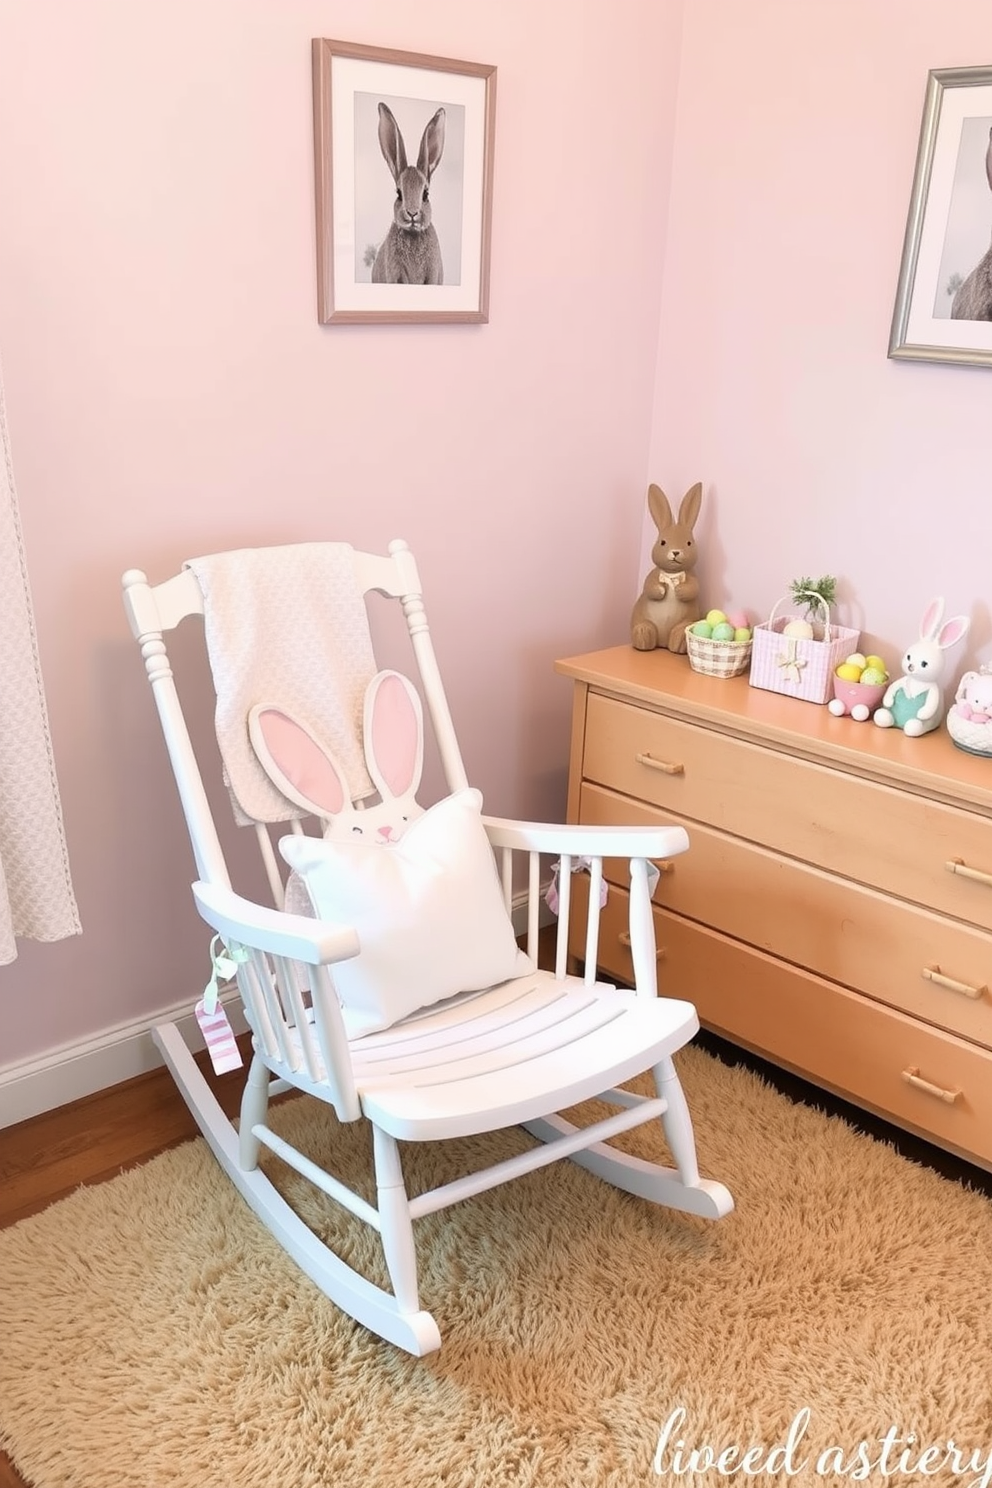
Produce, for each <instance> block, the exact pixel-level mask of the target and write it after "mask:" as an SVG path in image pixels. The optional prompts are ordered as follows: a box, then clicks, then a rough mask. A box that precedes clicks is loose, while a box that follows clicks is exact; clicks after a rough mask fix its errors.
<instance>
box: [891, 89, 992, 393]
mask: <svg viewBox="0 0 992 1488" xmlns="http://www.w3.org/2000/svg"><path fill="white" fill-rule="evenodd" d="M889 356H890V357H895V358H897V359H898V358H903V359H906V360H910V361H925V362H958V363H969V364H971V365H972V366H985V367H988V366H992V67H949V68H944V69H943V70H942V71H934V72H931V73H930V75H929V78H928V80H927V91H926V98H925V100H924V105H923V123H922V125H921V128H920V143H919V149H918V152H917V158H916V174H915V176H914V179H913V191H912V196H911V199H910V204H909V221H908V222H907V225H906V239H905V244H904V247H903V256H902V267H901V269H900V273H899V287H898V290H897V293H896V306H895V313H894V315H893V319H892V332H891V336H890V340H889Z"/></svg>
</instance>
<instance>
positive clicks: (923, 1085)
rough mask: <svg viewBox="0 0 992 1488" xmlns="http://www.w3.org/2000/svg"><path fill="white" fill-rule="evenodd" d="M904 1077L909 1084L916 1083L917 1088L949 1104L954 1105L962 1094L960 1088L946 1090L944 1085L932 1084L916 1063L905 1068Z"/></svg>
mask: <svg viewBox="0 0 992 1488" xmlns="http://www.w3.org/2000/svg"><path fill="white" fill-rule="evenodd" d="M902 1077H903V1079H904V1080H905V1081H906V1084H907V1085H915V1086H916V1089H917V1090H922V1091H924V1092H925V1093H926V1094H927V1095H935V1096H936V1097H937V1099H938V1100H942V1101H946V1102H947V1104H948V1105H949V1106H953V1104H954V1102H955V1101H956V1100H957V1098H958V1096H959V1095H960V1094H961V1092H960V1090H945V1089H944V1088H943V1086H942V1085H932V1084H931V1083H930V1081H929V1080H924V1079H923V1077H922V1075H921V1074H920V1071H919V1069H918V1068H917V1066H916V1065H915V1064H911V1065H910V1066H909V1069H904V1070H903V1072H902Z"/></svg>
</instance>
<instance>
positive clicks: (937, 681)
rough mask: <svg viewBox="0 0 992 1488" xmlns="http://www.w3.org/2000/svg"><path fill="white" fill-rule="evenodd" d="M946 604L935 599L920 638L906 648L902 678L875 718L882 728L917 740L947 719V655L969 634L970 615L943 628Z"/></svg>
mask: <svg viewBox="0 0 992 1488" xmlns="http://www.w3.org/2000/svg"><path fill="white" fill-rule="evenodd" d="M943 613H944V601H943V600H942V599H932V600H931V601H930V603H929V604H928V605H927V607H926V609H925V610H924V611H923V619H922V620H921V621H920V639H919V640H918V641H914V642H913V644H912V645H911V646H909V647H907V650H906V654H905V655H904V656H903V659H902V672H903V674H902V676H901V677H897V678H896V680H895V681H894V682H892V683H891V684H890V685H889V687H888V688H887V690H886V693H885V696H884V697H883V699H882V706H881V707H880V708H879V709H878V710H877V711H876V712H875V714H874V719H875V722H876V723H877V724H878V726H879V727H880V728H898V729H902V731H903V733H904V734H907V735H909V737H910V738H914V739H915V738H918V737H919V735H920V734H927V733H929V732H930V730H931V729H935V728H937V726H938V725H939V723H940V721H941V719H942V718H943V716H944V691H943V686H942V680H941V679H942V677H943V674H944V652H945V651H947V650H949V649H950V647H951V646H953V645H955V644H956V642H958V641H960V640H961V639H962V637H963V636H965V635H966V634H967V632H968V626H969V625H970V623H971V622H970V621H969V619H968V617H967V615H955V616H954V618H953V620H946V621H945V622H944V624H943V625H941V623H940V622H941V618H942V616H943Z"/></svg>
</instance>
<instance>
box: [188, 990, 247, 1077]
mask: <svg viewBox="0 0 992 1488" xmlns="http://www.w3.org/2000/svg"><path fill="white" fill-rule="evenodd" d="M193 1011H194V1013H195V1014H196V1021H197V1023H199V1025H200V1032H201V1033H202V1034H203V1042H204V1043H205V1044H206V1046H207V1053H208V1054H209V1055H210V1063H211V1064H212V1065H213V1067H214V1074H215V1075H226V1074H227V1072H228V1071H229V1070H236V1069H240V1068H241V1066H242V1064H243V1063H244V1060H243V1059H242V1058H241V1053H240V1051H239V1049H238V1045H237V1042H236V1041H235V1037H234V1030H233V1029H232V1027H231V1025H230V1023H229V1022H228V1021H227V1014H226V1013H225V1011H224V1009H223V1007H222V1006H221V1004H220V1003H218V1004H217V1006H216V1008H215V1009H214V1011H213V1012H212V1013H208V1012H207V1009H206V1006H205V1004H204V1000H203V998H202V997H201V998H200V1001H199V1002H198V1003H197V1004H196V1007H195V1008H194V1009H193Z"/></svg>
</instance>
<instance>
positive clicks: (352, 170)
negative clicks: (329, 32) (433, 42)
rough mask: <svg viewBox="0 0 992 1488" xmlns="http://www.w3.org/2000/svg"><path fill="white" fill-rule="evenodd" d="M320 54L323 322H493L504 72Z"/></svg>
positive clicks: (368, 53) (413, 57)
mask: <svg viewBox="0 0 992 1488" xmlns="http://www.w3.org/2000/svg"><path fill="white" fill-rule="evenodd" d="M312 50H313V118H314V167H315V183H316V233H317V319H318V320H319V321H320V323H321V324H322V325H326V324H329V323H333V322H352V323H354V322H375V321H391V322H417V321H476V322H479V321H487V320H488V319H489V256H490V236H491V223H492V195H493V148H494V139H495V122H496V69H495V67H490V66H486V65H484V64H481V63H476V62H458V61H454V60H452V59H450V58H446V57H432V56H424V55H421V54H419V53H416V52H402V51H391V50H387V49H386V48H383V47H366V46H358V45H355V44H353V43H351V42H344V41H330V40H327V39H326V38H315V39H314V41H313V43H312Z"/></svg>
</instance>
